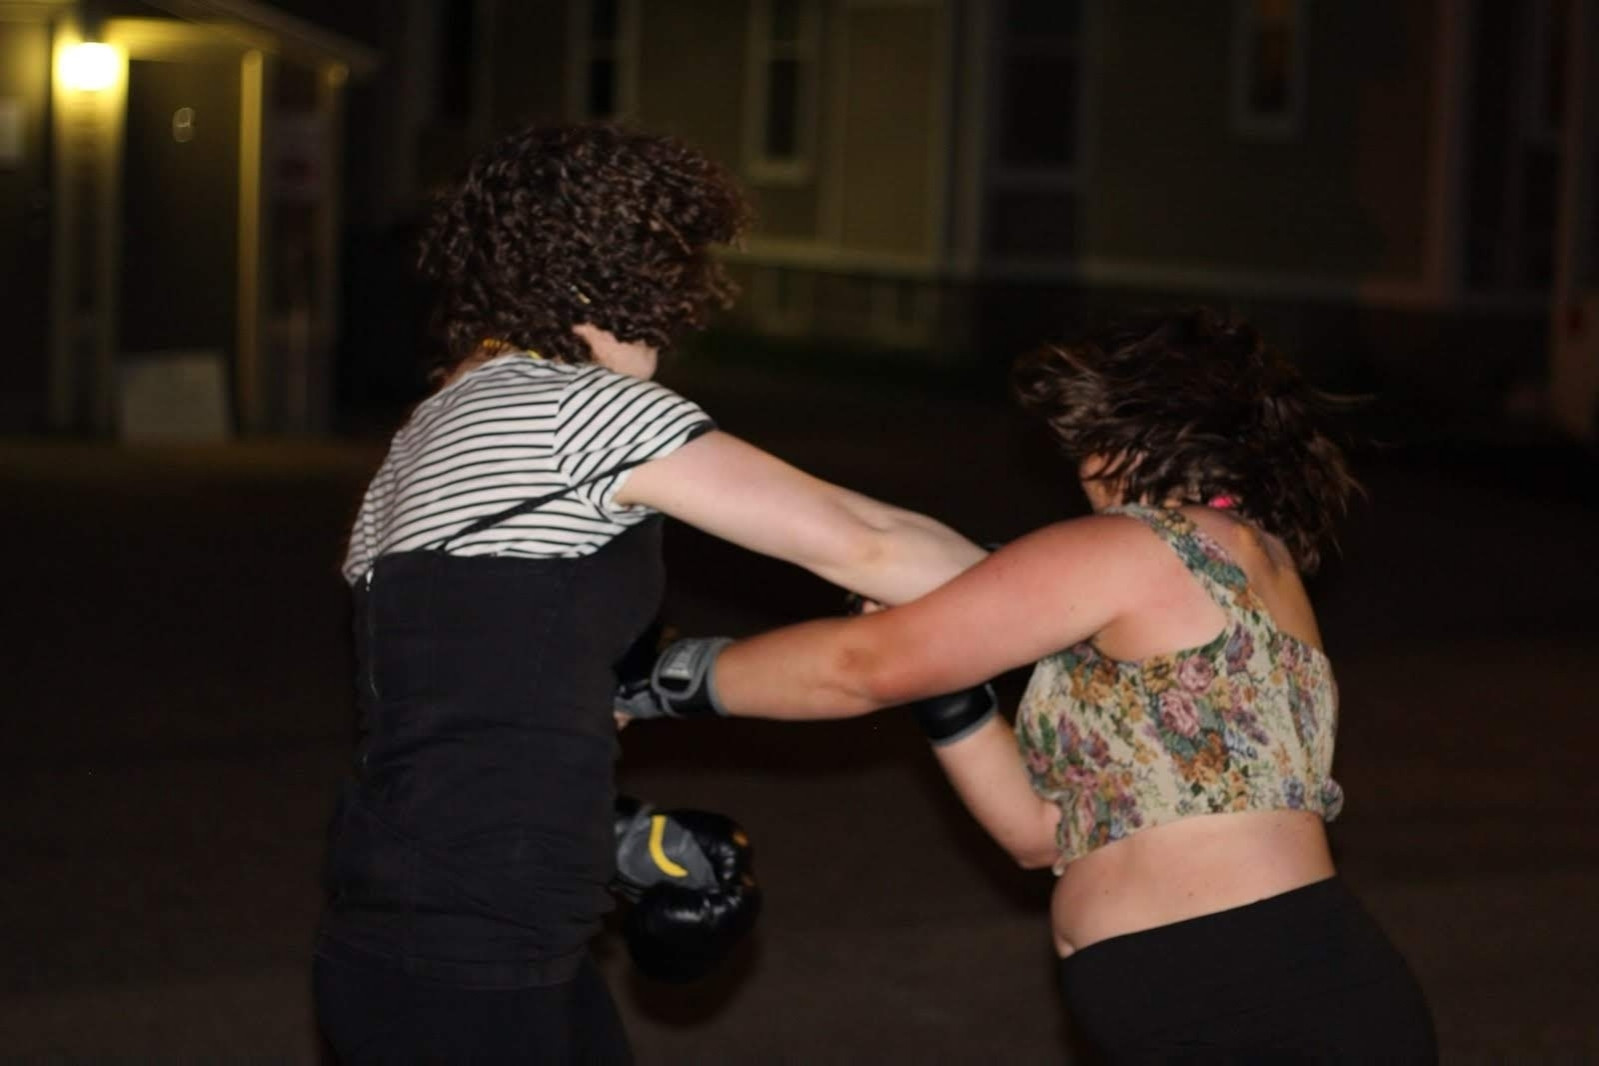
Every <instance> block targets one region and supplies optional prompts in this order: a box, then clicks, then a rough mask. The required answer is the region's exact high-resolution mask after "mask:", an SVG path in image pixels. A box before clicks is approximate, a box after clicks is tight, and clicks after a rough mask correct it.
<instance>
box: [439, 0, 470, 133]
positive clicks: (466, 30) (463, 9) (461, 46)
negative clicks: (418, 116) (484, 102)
mask: <svg viewBox="0 0 1599 1066" xmlns="http://www.w3.org/2000/svg"><path fill="white" fill-rule="evenodd" d="M476 7H477V5H476V4H472V3H463V2H457V3H453V4H447V5H445V8H444V25H443V26H442V27H441V30H442V32H441V33H440V34H439V43H438V47H439V74H438V78H439V82H438V94H439V95H438V109H439V115H440V117H442V118H448V119H465V118H467V117H469V116H470V115H471V114H472V71H473V69H474V68H475V67H476V66H477V61H476V56H474V55H473V47H474V45H475V44H476V43H477V42H476V40H475V37H476V27H475V25H474V20H473V15H474V14H475V11H474V9H475V8H476Z"/></svg>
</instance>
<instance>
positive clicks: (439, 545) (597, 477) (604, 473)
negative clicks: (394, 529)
mask: <svg viewBox="0 0 1599 1066" xmlns="http://www.w3.org/2000/svg"><path fill="white" fill-rule="evenodd" d="M653 458H655V456H653V455H650V456H645V457H643V458H641V459H629V460H628V461H627V462H625V463H618V464H617V465H615V466H612V467H607V468H606V469H604V470H601V471H600V472H599V473H598V474H590V475H589V476H588V477H586V478H584V479H583V480H582V481H578V482H574V483H573V484H571V485H568V486H567V487H566V488H564V489H557V490H555V491H554V492H549V493H545V494H544V495H543V496H539V497H536V498H534V499H531V500H523V501H522V502H521V503H515V504H512V505H511V506H510V507H507V508H505V509H504V510H503V511H495V512H494V513H493V514H488V515H484V516H483V517H482V518H478V519H474V520H473V521H471V522H468V523H467V524H466V525H464V526H462V527H461V528H460V529H458V530H456V531H455V532H454V533H451V534H450V535H449V536H447V537H444V538H442V539H441V540H436V541H434V542H433V543H432V544H430V545H428V548H429V550H432V551H448V550H449V549H450V546H451V545H452V544H454V543H455V542H456V541H458V540H460V539H461V538H462V537H470V536H471V535H472V534H474V533H481V532H483V531H484V530H485V529H490V528H492V527H494V526H497V525H499V524H500V523H501V522H506V521H509V520H510V519H512V518H516V517H518V516H520V515H525V514H532V513H533V512H534V511H537V510H538V509H539V508H540V507H543V506H544V505H545V504H547V503H549V502H551V501H552V500H558V499H560V498H561V497H562V496H565V495H568V494H569V493H572V492H574V491H576V490H577V489H580V488H582V487H583V486H584V485H592V484H593V483H594V482H596V481H603V480H605V479H606V478H608V477H611V476H612V475H614V474H620V473H621V472H622V471H624V470H631V469H633V467H635V466H640V465H642V464H644V463H647V462H649V461H650V460H651V459H653Z"/></svg>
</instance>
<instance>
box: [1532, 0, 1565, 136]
mask: <svg viewBox="0 0 1599 1066" xmlns="http://www.w3.org/2000/svg"><path fill="white" fill-rule="evenodd" d="M1571 28H1572V11H1571V4H1570V2H1569V0H1564V2H1563V0H1554V3H1552V4H1550V5H1549V54H1548V55H1546V56H1544V57H1543V75H1544V79H1543V80H1544V84H1543V86H1542V90H1543V93H1542V95H1543V99H1542V100H1541V101H1540V103H1541V104H1542V106H1543V115H1542V116H1541V117H1542V118H1543V120H1544V122H1545V124H1547V125H1548V126H1549V128H1551V129H1556V130H1558V129H1560V128H1561V127H1562V126H1564V125H1565V123H1566V42H1567V41H1568V40H1570V37H1569V36H1568V35H1567V33H1568V31H1569V30H1570V29H1571Z"/></svg>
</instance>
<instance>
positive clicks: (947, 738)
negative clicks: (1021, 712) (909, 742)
mask: <svg viewBox="0 0 1599 1066" xmlns="http://www.w3.org/2000/svg"><path fill="white" fill-rule="evenodd" d="M906 706H907V707H909V708H910V711H911V714H912V716H914V717H915V719H916V724H917V725H919V726H921V727H922V732H923V733H926V734H927V739H928V740H930V741H932V742H933V745H934V746H935V747H942V746H943V745H945V744H953V743H955V742H956V741H957V740H960V739H962V738H963V737H966V736H969V735H971V734H972V733H975V732H976V731H977V729H978V727H980V726H981V725H982V724H983V723H984V722H986V721H988V720H989V719H990V718H992V717H994V715H996V714H998V713H999V697H998V696H997V695H995V693H994V686H993V685H990V684H986V683H985V684H982V685H977V686H976V687H974V688H966V689H961V690H960V691H959V692H948V693H945V694H944V695H942V696H930V697H928V698H927V699H925V700H917V701H916V702H915V703H908V704H906Z"/></svg>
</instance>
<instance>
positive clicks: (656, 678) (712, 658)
mask: <svg viewBox="0 0 1599 1066" xmlns="http://www.w3.org/2000/svg"><path fill="white" fill-rule="evenodd" d="M731 643H733V640H732V638H731V637H684V638H683V639H681V640H675V641H673V642H672V643H671V644H669V645H667V647H666V650H665V651H663V652H661V654H660V655H659V656H657V657H656V659H655V661H654V662H653V663H652V664H651V665H650V668H649V670H648V672H647V673H642V674H637V675H635V676H632V677H629V676H626V675H622V676H620V677H619V679H618V684H617V686H616V695H615V697H614V698H613V704H614V707H615V709H616V710H617V711H619V712H620V713H622V714H625V715H628V716H629V717H631V718H691V717H696V716H699V715H723V714H726V713H727V711H726V710H725V709H724V708H723V707H722V705H721V703H720V702H719V701H718V700H717V698H716V686H715V684H714V683H713V682H712V678H711V670H712V668H713V667H714V666H715V665H716V657H717V656H718V655H720V654H721V653H722V649H723V648H725V647H727V646H728V645H729V644H731Z"/></svg>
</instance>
